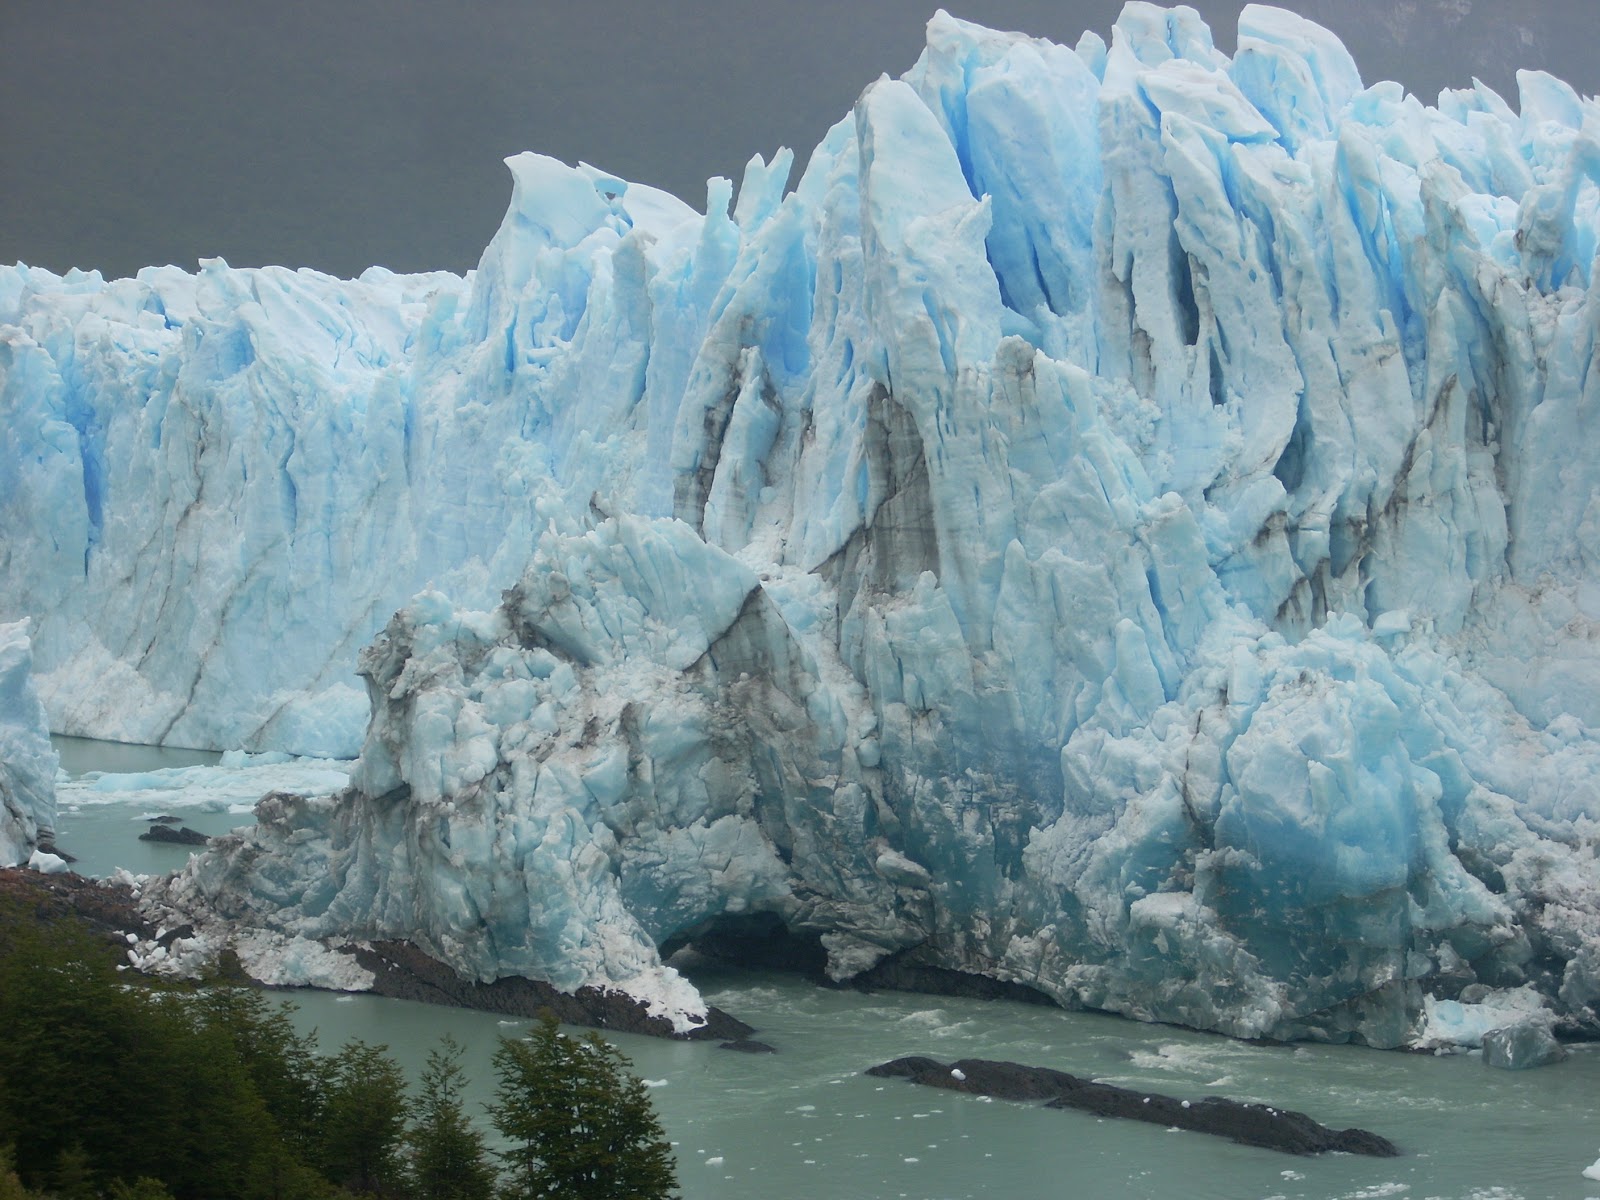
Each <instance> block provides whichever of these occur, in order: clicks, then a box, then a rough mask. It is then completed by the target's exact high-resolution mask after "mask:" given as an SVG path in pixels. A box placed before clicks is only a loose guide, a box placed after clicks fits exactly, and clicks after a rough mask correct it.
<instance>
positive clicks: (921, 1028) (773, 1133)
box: [59, 750, 1600, 1200]
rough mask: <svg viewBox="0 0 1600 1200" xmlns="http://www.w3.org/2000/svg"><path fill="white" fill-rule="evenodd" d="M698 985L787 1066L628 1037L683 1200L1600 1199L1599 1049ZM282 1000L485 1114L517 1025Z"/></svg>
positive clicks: (84, 850)
mask: <svg viewBox="0 0 1600 1200" xmlns="http://www.w3.org/2000/svg"><path fill="white" fill-rule="evenodd" d="M118 753H122V751H120V750H119V751H118ZM161 753H168V752H161ZM84 761H86V762H88V763H89V764H90V765H87V766H86V765H77V767H76V769H77V770H79V771H82V770H89V769H106V768H105V767H102V766H98V765H97V764H98V763H99V762H101V761H104V760H97V759H95V758H94V757H93V755H92V754H90V755H89V757H88V758H87V759H86V760H79V762H80V764H81V763H82V762H84ZM190 761H192V760H190ZM161 765H189V764H188V762H167V763H163V762H161V760H159V759H142V760H137V761H135V762H134V763H133V764H132V765H130V766H128V767H126V768H122V769H129V770H151V769H154V768H155V767H157V766H161ZM72 769H73V768H69V771H70V770H72ZM141 812H142V810H139V809H138V808H137V806H133V805H126V804H121V805H119V804H116V803H108V804H100V805H94V806H87V805H86V806H84V807H82V808H80V811H79V812H77V813H63V814H62V819H61V821H60V826H61V828H60V839H59V840H60V844H61V845H63V846H64V847H66V848H68V849H70V850H72V851H73V852H74V853H76V854H78V855H79V856H80V860H81V862H80V867H87V868H89V870H88V871H87V872H86V873H95V874H104V873H106V872H108V871H109V870H110V869H112V868H113V867H115V866H125V867H128V868H129V869H131V870H134V871H136V872H146V871H151V870H166V869H170V868H171V867H172V866H177V865H181V863H182V862H183V861H185V860H186V858H187V853H188V852H187V851H186V850H183V849H182V848H177V849H174V848H168V847H160V846H152V845H150V844H149V843H141V842H139V841H137V838H136V835H137V833H138V832H139V831H140V830H141V829H142V828H144V822H143V821H141V820H139V819H138V818H139V817H140V816H141ZM178 815H180V816H182V817H183V818H184V821H185V823H187V824H189V825H190V826H191V827H194V828H201V829H202V830H203V831H204V832H208V833H211V832H220V831H221V830H222V829H225V828H228V827H231V826H234V825H238V824H241V823H244V822H246V821H247V820H248V816H247V815H240V814H237V813H228V812H210V813H208V812H203V811H191V810H187V809H186V810H184V811H183V812H181V813H180V814H178ZM212 826H215V828H212ZM690 974H691V978H693V979H694V981H695V982H696V983H697V984H698V985H699V986H700V988H701V989H702V991H703V992H704V993H705V994H706V996H707V998H708V999H709V1000H710V1001H711V1002H712V1003H714V1004H717V1005H719V1006H721V1007H722V1008H725V1009H727V1010H728V1011H730V1012H732V1013H733V1014H734V1015H736V1016H738V1017H740V1018H742V1019H744V1020H746V1021H748V1022H749V1023H751V1024H752V1025H755V1026H757V1027H758V1029H759V1033H758V1034H757V1035H756V1036H757V1037H759V1038H761V1039H762V1040H763V1041H766V1042H768V1043H770V1044H771V1045H773V1046H774V1047H776V1048H777V1050H778V1053H776V1054H771V1055H746V1054H737V1053H733V1052H730V1051H726V1050H720V1049H718V1048H717V1047H716V1046H715V1045H709V1044H698V1043H677V1042H665V1041H659V1040H655V1039H650V1038H640V1037H629V1036H626V1035H617V1036H615V1037H614V1039H613V1040H615V1041H616V1043H617V1044H618V1045H619V1046H620V1047H621V1048H622V1050H623V1051H624V1053H626V1054H627V1055H628V1056H629V1057H630V1058H631V1059H632V1060H633V1063H634V1067H635V1070H636V1071H637V1072H638V1073H639V1074H640V1075H641V1076H642V1077H643V1078H645V1079H646V1080H648V1081H650V1082H652V1083H653V1084H654V1085H655V1086H654V1087H653V1088H652V1091H651V1096H652V1098H653V1099H654V1101H655V1102H656V1106H657V1110H658V1112H659V1113H660V1116H661V1119H662V1123H663V1125H664V1126H665V1128H666V1130H667V1134H668V1136H669V1138H670V1139H671V1140H672V1141H674V1142H675V1143H676V1154H677V1159H678V1173H679V1178H680V1181H681V1183H682V1185H683V1195H684V1196H685V1197H686V1198H688V1200H702V1198H706V1200H710V1198H717V1200H721V1198H724V1197H726V1198H732V1197H740V1198H747V1200H789V1198H794V1200H801V1198H804V1200H869V1198H878V1197H888V1198H891V1200H892V1198H899V1197H906V1198H914V1200H935V1198H947V1197H948V1198H952V1200H953V1198H957V1197H973V1196H985V1197H1008V1198H1016V1200H1028V1198H1031V1197H1075V1198H1083V1200H1098V1198H1101V1197H1107V1198H1111V1197H1117V1198H1121V1197H1169V1196H1170V1197H1207V1198H1216V1200H1249V1198H1265V1197H1284V1198H1285V1200H1291V1198H1316V1200H1331V1198H1335V1197H1337V1198H1348V1200H1369V1198H1376V1197H1388V1196H1396V1197H1415V1198H1421V1197H1451V1198H1458V1197H1459V1198H1463V1200H1465V1198H1469V1197H1470V1198H1472V1200H1513V1198H1523V1200H1535V1198H1540V1197H1555V1198H1560V1200H1568V1198H1582V1197H1591V1196H1592V1197H1600V1182H1597V1181H1587V1180H1585V1179H1584V1178H1583V1177H1582V1174H1581V1172H1582V1171H1583V1169H1584V1168H1585V1167H1586V1166H1588V1165H1589V1164H1591V1163H1593V1162H1595V1160H1596V1158H1597V1157H1600V1047H1597V1048H1595V1049H1579V1050H1578V1051H1577V1052H1575V1053H1574V1054H1573V1055H1572V1056H1571V1057H1570V1058H1569V1059H1568V1060H1567V1061H1566V1062H1564V1063H1560V1064H1557V1065H1556V1066H1553V1067H1547V1068H1544V1069H1542V1070H1538V1071H1531V1072H1522V1073H1513V1072H1504V1071H1496V1070H1493V1069H1490V1068H1486V1067H1484V1066H1483V1065H1482V1062H1481V1061H1480V1060H1479V1059H1478V1058H1477V1057H1476V1056H1468V1055H1459V1056H1451V1057H1445V1058H1438V1057H1434V1056H1431V1055H1408V1054H1397V1053H1392V1052H1382V1051H1372V1050H1363V1049H1360V1048H1354V1047H1333V1046H1311V1045H1304V1046H1252V1045H1245V1044H1243V1043H1240V1042H1235V1041H1230V1040H1228V1039H1225V1038H1219V1037H1213V1036H1208V1035H1205V1034H1198V1033H1193V1032H1189V1031H1186V1030H1182V1029H1176V1028H1170V1027H1165V1026H1150V1025H1140V1024H1137V1023H1134V1022H1130V1021H1124V1020H1121V1019H1119V1018H1115V1017H1106V1016H1098V1015H1094V1014H1086V1013H1065V1012H1061V1011H1059V1010H1055V1009H1046V1008H1038V1007H1033V1006H1028V1005H1018V1004H1010V1003H1006V1002H1002V1001H973V1000H956V999H949V998H944V997H931V996H918V995H909V994H901V993H878V994H872V995H863V994H860V993H856V992H849V991H833V990H827V989H821V988H816V987H812V986H810V985H807V984H805V983H803V982H800V981H798V980H796V979H793V978H790V977H785V976H782V975H775V974H766V973H755V972H748V971H731V970H726V969H721V968H716V967H711V966H705V965H701V966H697V967H694V968H691V971H690ZM290 998H291V999H292V1000H293V1002H294V1003H296V1004H297V1005H298V1011H297V1013H296V1015H295V1021H296V1023H297V1024H298V1025H300V1026H301V1027H302V1028H305V1029H310V1028H316V1029H317V1030H318V1031H319V1037H320V1039H321V1043H322V1045H323V1046H324V1048H326V1049H329V1050H332V1049H334V1048H336V1047H337V1046H338V1045H339V1044H340V1043H341V1042H343V1041H344V1040H345V1039H347V1038H350V1037H360V1038H362V1039H364V1040H366V1041H369V1042H382V1043H386V1044H387V1045H388V1046H389V1047H390V1049H391V1052H392V1053H393V1054H394V1055H395V1056H396V1058H398V1059H399V1060H400V1062H401V1063H402V1065H403V1066H405V1068H406V1069H407V1071H408V1072H410V1073H412V1074H413V1075H414V1074H415V1071H416V1070H417V1068H418V1067H420V1065H421V1063H422V1061H423V1059H424V1057H425V1056H426V1054H427V1051H428V1050H429V1049H430V1048H431V1047H432V1046H433V1045H434V1044H435V1042H436V1040H437V1038H438V1037H439V1036H440V1035H442V1034H443V1033H446V1032H449V1033H451V1034H453V1035H454V1036H455V1038H456V1039H457V1040H458V1041H460V1042H462V1043H463V1044H464V1045H465V1047H466V1058H465V1062H464V1066H465V1067H466V1069H467V1072H468V1074H469V1075H470V1076H471V1077H472V1079H473V1091H472V1093H471V1095H470V1097H469V1099H470V1101H471V1103H472V1104H473V1105H477V1104H479V1103H481V1102H482V1101H484V1100H487V1099H488V1098H489V1096H490V1094H491V1092H492V1089H493V1079H492V1072H491V1070H490V1066H489V1059H490V1055H491V1054H492V1053H493V1050H494V1046H495V1041H496V1039H497V1038H498V1037H500V1036H516V1035H519V1034H520V1033H521V1032H522V1031H523V1030H524V1029H525V1028H526V1023H525V1022H507V1021H505V1020H504V1019H503V1018H498V1017H496V1016H494V1015H491V1014H485V1013H475V1012H467V1011H463V1010H457V1009H440V1008H434V1007H431V1006H428V1005H422V1004H413V1003H408V1002H404V1001H396V1000H383V999H379V998H375V997H371V996H338V995H334V994H331V993H318V992H297V993H292V994H290ZM903 1054H927V1055H930V1056H933V1057H936V1058H940V1059H942V1060H946V1061H948V1060H951V1059H955V1058H961V1057H967V1056H971V1057H983V1058H1001V1059H1012V1060H1016V1061H1019V1062H1026V1063H1032V1064H1037V1065H1041V1066H1051V1067H1057V1068H1060V1069H1063V1070H1068V1071H1072V1072H1075V1073H1077V1074H1081V1075H1090V1076H1094V1077H1096V1078H1100V1079H1105V1080H1107V1081H1109V1082H1114V1083H1120V1084H1123V1085H1124V1086H1130V1087H1143V1088H1149V1089H1151V1090H1152V1091H1162V1092H1166V1093H1168V1094H1171V1095H1177V1096H1183V1097H1193V1098H1198V1097H1200V1096H1203V1095H1206V1094H1208V1093H1216V1094H1222V1095H1227V1096H1231V1097H1234V1098H1236V1099H1242V1100H1256V1101H1261V1102H1265V1103H1270V1104H1274V1105H1278V1106H1283V1107H1289V1108H1297V1109H1300V1110H1302V1111H1305V1112H1307V1113H1309V1114H1311V1115H1312V1116H1313V1117H1315V1118H1317V1119H1318V1120H1320V1121H1323V1122H1325V1123H1327V1124H1329V1125H1333V1126H1336V1127H1342V1126H1346V1125H1359V1126H1362V1127H1364V1128H1367V1129H1371V1130H1373V1131H1375V1132H1377V1133H1381V1134H1383V1135H1384V1136H1386V1137H1388V1138H1390V1139H1391V1140H1393V1141H1394V1142H1396V1143H1397V1144H1398V1145H1399V1146H1400V1147H1401V1149H1402V1151H1403V1152H1404V1156H1403V1157H1401V1158H1399V1159H1389V1160H1376V1159H1364V1158H1357V1157H1353V1156H1349V1155H1331V1156H1324V1157H1319V1158H1293V1157H1289V1156H1286V1155H1280V1154H1274V1153H1270V1152H1268V1151H1264V1150H1255V1149H1249V1148H1246V1147H1242V1146H1235V1145H1232V1144H1231V1143H1228V1142H1225V1141H1222V1140H1220V1139H1217V1138H1211V1137H1206V1136H1203V1135H1201V1134H1196V1133H1183V1132H1169V1131H1166V1130H1163V1129H1161V1128H1158V1127H1155V1126H1149V1125H1138V1124H1132V1123H1128V1122H1118V1121H1110V1120H1101V1119H1097V1118H1095V1117H1091V1116H1087V1115H1084V1114H1081V1113H1070V1112H1052V1111H1047V1110H1045V1109H1042V1108H1035V1107H1031V1106H1025V1105H1019V1104H1010V1103H1006V1102H1003V1101H993V1102H989V1101H984V1100H982V1099H979V1098H976V1097H968V1096H960V1095H956V1094H954V1093H947V1092H939V1091H934V1090H930V1089H925V1088H918V1087H914V1086H912V1085H910V1084H907V1083H905V1082H904V1081H900V1080H880V1079H873V1078H871V1077H869V1076H866V1075H863V1074H862V1071H863V1070H864V1069H865V1068H867V1067H870V1066H872V1065H874V1064H875V1063H878V1062H882V1061H884V1060H886V1059H889V1058H894V1057H897V1056H899V1055H903Z"/></svg>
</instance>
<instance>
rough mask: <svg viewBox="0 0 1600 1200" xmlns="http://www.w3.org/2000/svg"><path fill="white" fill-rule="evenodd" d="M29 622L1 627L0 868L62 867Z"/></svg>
mask: <svg viewBox="0 0 1600 1200" xmlns="http://www.w3.org/2000/svg"><path fill="white" fill-rule="evenodd" d="M28 631H29V624H28V622H27V621H12V622H8V623H0V867H14V866H16V865H17V864H18V863H31V864H32V865H33V866H35V867H37V868H40V869H44V870H51V869H54V868H55V867H56V866H57V864H60V865H61V866H65V865H66V864H65V861H64V860H63V859H61V858H60V856H58V855H55V854H52V853H50V851H49V850H48V849H44V848H41V846H40V843H41V842H42V843H44V844H45V846H46V847H48V846H49V845H51V844H52V843H53V841H54V834H55V823H56V768H57V766H58V765H59V763H58V759H57V756H56V752H55V749H54V747H52V746H51V745H50V726H49V723H48V721H47V718H46V716H45V710H44V705H43V704H41V703H40V702H39V697H38V694H37V692H36V691H35V689H34V686H33V675H32V671H33V652H32V644H31V642H30V640H29V637H28Z"/></svg>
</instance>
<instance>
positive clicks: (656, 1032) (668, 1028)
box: [349, 941, 755, 1041]
mask: <svg viewBox="0 0 1600 1200" xmlns="http://www.w3.org/2000/svg"><path fill="white" fill-rule="evenodd" d="M349 953H351V954H353V955H354V956H355V960H356V962H357V963H359V964H360V965H361V966H363V967H365V968H366V969H367V970H369V971H371V972H372V974H373V984H372V993H373V995H376V996H392V997H395V998H397V999H401V1000H420V1001H423V1002H424V1003H427V1004H445V1005H449V1006H451V1007H453V1008H475V1009H480V1010H482V1011H484V1012H496V1013H504V1014H505V1015H507V1016H514V1017H536V1016H538V1015H539V1014H540V1013H542V1012H544V1010H545V1009H549V1010H550V1011H551V1012H553V1013H555V1015H556V1016H557V1017H558V1018H559V1019H560V1020H562V1021H564V1022H566V1023H567V1024H569V1025H589V1026H593V1027H594V1028H597V1029H610V1030H615V1031H616V1032H618V1033H642V1034H647V1035H649V1036H651V1037H667V1038H680V1039H682V1040H686V1041H711V1040H716V1041H730V1040H731V1041H739V1040H742V1039H744V1038H746V1037H748V1036H749V1035H750V1034H752V1033H754V1032H755V1030H754V1029H753V1028H752V1027H751V1026H749V1025H746V1024H745V1023H744V1022H743V1021H740V1020H738V1019H737V1018H735V1017H732V1016H729V1015H728V1014H727V1013H725V1012H723V1011H722V1010H721V1009H719V1008H712V1009H710V1010H708V1012H707V1014H706V1017H707V1019H706V1023H705V1024H704V1025H702V1026H700V1027H699V1028H697V1029H693V1030H690V1031H689V1032H688V1033H683V1034H680V1033H678V1032H676V1031H675V1030H674V1029H673V1027H672V1022H671V1021H669V1020H667V1019H666V1018H665V1017H657V1016H652V1015H650V1013H649V1012H647V1011H646V1010H645V1006H644V1005H643V1004H642V1003H641V1002H640V1001H638V1000H635V999H634V998H633V997H631V996H628V995H626V994H624V993H622V992H607V991H601V990H600V989H599V988H592V987H585V988H579V989H578V990H577V991H576V992H562V991H557V990H556V989H555V988H554V987H552V986H551V985H550V984H548V983H545V982H544V981H543V980H539V979H523V978H521V977H517V976H512V977H507V978H504V979H496V980H493V981H492V982H489V983H479V982H477V981H474V980H469V979H463V978H461V976H459V975H457V974H456V973H455V972H454V971H452V970H451V969H450V968H449V967H447V966H445V964H444V963H442V962H440V961H439V960H438V959H436V958H433V957H431V956H430V955H428V954H426V953H424V952H423V951H422V950H419V949H418V948H417V947H416V946H413V945H412V944H411V943H410V942H399V941H386V942H371V943H368V944H367V945H366V946H352V947H349Z"/></svg>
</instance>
